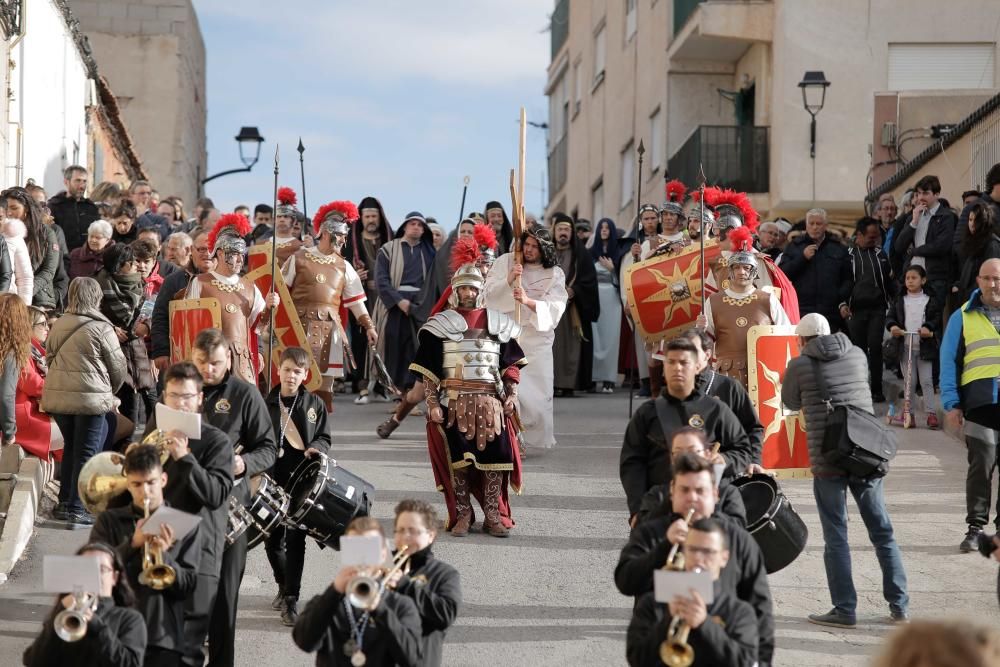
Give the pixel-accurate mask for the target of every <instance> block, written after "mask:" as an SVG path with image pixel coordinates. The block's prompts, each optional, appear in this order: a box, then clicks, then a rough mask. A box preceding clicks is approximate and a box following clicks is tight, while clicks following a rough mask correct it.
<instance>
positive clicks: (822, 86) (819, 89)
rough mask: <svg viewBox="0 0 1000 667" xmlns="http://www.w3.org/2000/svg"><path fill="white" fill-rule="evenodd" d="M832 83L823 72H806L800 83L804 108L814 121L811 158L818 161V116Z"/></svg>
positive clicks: (811, 135)
mask: <svg viewBox="0 0 1000 667" xmlns="http://www.w3.org/2000/svg"><path fill="white" fill-rule="evenodd" d="M829 87H830V82H829V81H827V80H826V75H824V74H823V72H806V73H805V75H803V77H802V80H801V81H799V88H801V89H802V106H803V107H805V109H806V111H808V112H809V116H810V117H811V118H812V121H811V122H810V125H809V157H811V158H812V159H814V160H815V159H816V114H818V113H819V112H820V111H821V110H822V109H823V104H824V103H825V102H826V89H827V88H829Z"/></svg>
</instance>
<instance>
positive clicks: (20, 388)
mask: <svg viewBox="0 0 1000 667" xmlns="http://www.w3.org/2000/svg"><path fill="white" fill-rule="evenodd" d="M28 317H29V318H31V354H30V356H29V358H28V363H27V364H26V365H25V366H24V368H22V369H21V373H20V375H19V376H18V378H17V395H16V397H15V399H14V416H15V419H16V420H17V444H18V445H19V446H20V447H21V449H23V450H24V451H26V452H27V453H29V454H32V455H34V456H37V457H38V458H40V459H43V460H48V459H50V458H52V459H55V460H56V461H61V460H62V445H63V438H62V433H60V432H59V427H58V426H56V424H55V422H54V421H52V417H51V415H47V414H45V413H44V412H42V411H41V409H39V405H38V402H39V401H40V400H41V398H42V390H43V389H44V388H45V375H46V373H47V372H48V366H47V365H46V363H45V341H46V340H47V339H48V337H49V321H48V316H47V315H46V313H45V311H44V310H42V309H41V308H36V307H35V306H28Z"/></svg>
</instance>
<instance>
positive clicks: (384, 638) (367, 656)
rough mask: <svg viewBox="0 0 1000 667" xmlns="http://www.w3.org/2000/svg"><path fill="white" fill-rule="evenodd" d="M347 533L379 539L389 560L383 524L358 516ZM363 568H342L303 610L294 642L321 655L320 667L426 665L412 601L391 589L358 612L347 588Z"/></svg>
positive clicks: (384, 554)
mask: <svg viewBox="0 0 1000 667" xmlns="http://www.w3.org/2000/svg"><path fill="white" fill-rule="evenodd" d="M346 534H347V535H362V536H378V537H379V538H380V539H381V540H382V561H383V562H385V561H386V560H388V555H389V550H388V549H387V548H386V546H385V535H384V534H383V532H382V526H381V525H380V524H379V522H378V521H377V520H376V519H373V518H372V517H367V516H366V517H358V518H357V519H354V520H353V521H351V524H350V525H349V526H348V527H347V533H346ZM362 573H364V569H362V568H358V567H355V566H351V565H349V566H347V567H344V568H341V569H340V571H338V572H337V575H336V577H335V578H334V580H333V583H331V584H330V586H329V588H327V589H326V591H324V592H323V593H321V594H319V595H317V596H316V597H314V598H313V599H312V600H310V601H309V604H308V605H306V608H305V609H303V610H302V614H301V615H300V616H299V619H298V622H296V624H295V629H294V630H292V639H294V640H295V644H296V645H297V646H298V647H299V648H300V649H302V650H303V651H306V652H307V653H316V665H317V667H325V666H326V665H337V666H343V667H347V665H352V666H353V667H362V666H365V667H381V666H382V665H386V666H388V665H410V666H412V667H416V666H417V665H421V664H423V663H422V661H421V654H420V637H421V625H420V614H419V613H418V612H417V607H416V605H414V603H413V600H412V599H411V598H410V597H408V596H406V595H402V594H400V593H397V592H396V591H393V590H391V589H385V590H382V591H380V592H379V593H378V594H377V596H376V599H375V600H374V602H373V603H372V604H371V605H370V606H369V608H368V609H366V610H362V609H356V608H355V607H354V606H353V605H351V603H350V602H349V601H348V598H347V594H346V593H347V585H348V583H349V582H350V581H351V579H353V578H354V577H355V576H356V575H358V574H362Z"/></svg>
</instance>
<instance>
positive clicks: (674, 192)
mask: <svg viewBox="0 0 1000 667" xmlns="http://www.w3.org/2000/svg"><path fill="white" fill-rule="evenodd" d="M666 190H667V199H666V201H665V202H663V206H661V207H660V234H659V235H658V236H657V238H656V241H655V242H656V244H657V247H656V248H655V251H654V250H653V248H652V247H651V248H649V249H648V250H647V249H646V247H645V246H643V252H644V255H645V256H651V255H664V254H666V255H676V254H677V253H679V252H680V251H681V250H683V249H684V248H685V247H686V246H688V245H690V244H691V240H690V239H689V238H688V237H687V236H685V235H684V229H683V228H682V225H681V221H682V220H683V219H684V193H685V192H687V188H685V187H684V184H683V183H681V182H680V181H676V180H675V181H670V182H669V183H667V185H666ZM649 242H650V245H652V242H653V240H652V239H649Z"/></svg>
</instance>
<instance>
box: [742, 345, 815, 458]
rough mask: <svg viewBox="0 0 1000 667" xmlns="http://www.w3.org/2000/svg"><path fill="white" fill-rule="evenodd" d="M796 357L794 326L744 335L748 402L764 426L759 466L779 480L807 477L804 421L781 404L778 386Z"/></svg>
mask: <svg viewBox="0 0 1000 667" xmlns="http://www.w3.org/2000/svg"><path fill="white" fill-rule="evenodd" d="M797 356H799V341H798V337H797V336H796V335H795V327H793V326H790V325H781V326H773V325H757V326H753V327H750V329H749V331H748V332H747V357H748V361H749V363H748V364H747V365H748V370H749V377H750V387H749V391H750V400H751V401H753V404H754V407H755V408H757V414H758V415H759V417H760V423H761V424H763V425H764V444H763V454H762V455H761V465H763V466H764V467H765V468H767V469H768V470H774V471H776V472H777V474H778V477H808V476H810V474H811V473H810V468H809V446H808V443H807V442H806V430H805V426H806V425H805V422H804V421H803V419H802V416H801V415H800V414H799V413H798V412H789V411H786V410H785V409H784V408H783V407H782V404H781V386H782V384H783V383H784V381H785V369H787V368H788V362H789V361H790V360H791V359H792V358H793V357H797Z"/></svg>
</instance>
